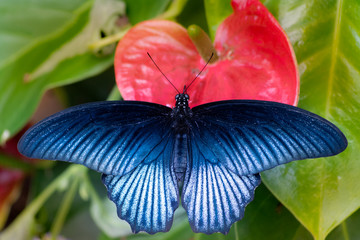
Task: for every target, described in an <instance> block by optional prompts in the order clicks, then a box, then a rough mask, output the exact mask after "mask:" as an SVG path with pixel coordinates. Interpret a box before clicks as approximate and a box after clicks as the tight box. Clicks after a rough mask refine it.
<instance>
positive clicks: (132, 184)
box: [18, 93, 347, 234]
mask: <svg viewBox="0 0 360 240" xmlns="http://www.w3.org/2000/svg"><path fill="white" fill-rule="evenodd" d="M188 101H189V96H188V95H187V94H185V93H182V94H178V95H177V96H176V104H175V107H174V108H168V107H166V106H163V105H159V104H154V103H147V102H138V101H115V102H97V103H88V104H84V105H80V106H75V107H72V108H69V109H66V110H64V111H62V112H60V113H57V114H55V115H53V116H50V117H49V118H47V119H44V120H43V121H41V122H39V123H38V124H36V125H35V126H33V127H32V128H31V129H30V130H28V132H27V133H26V134H25V135H24V136H23V137H22V139H21V140H20V142H19V144H18V149H19V151H20V152H21V153H22V154H23V155H25V156H28V157H32V158H42V159H50V160H62V161H68V162H73V163H79V164H83V165H85V166H87V167H89V168H91V169H93V170H96V171H99V172H101V173H103V176H102V181H103V183H104V184H105V186H106V188H107V190H108V197H109V198H110V200H112V201H113V202H114V203H115V205H116V206H117V213H118V216H119V217H120V218H121V219H124V220H126V221H127V222H129V224H130V225H131V227H132V229H133V231H134V232H139V231H146V232H148V233H151V234H154V233H156V232H164V231H168V230H169V229H170V228H171V225H172V221H173V214H174V211H175V210H176V208H177V207H178V206H179V204H180V199H181V203H182V206H183V207H184V208H185V210H186V211H187V214H188V218H189V222H190V226H191V227H192V229H193V230H194V231H195V232H203V233H207V234H211V233H214V232H222V233H227V232H228V231H229V229H230V227H231V225H232V224H233V223H234V222H236V221H238V220H240V219H241V218H242V217H243V215H244V211H245V207H246V205H247V204H248V203H249V202H250V201H252V199H253V196H254V191H255V188H256V187H257V186H258V185H259V184H260V176H259V173H260V172H262V171H265V170H267V169H270V168H273V167H276V166H278V165H280V164H284V163H287V162H291V161H294V160H300V159H305V158H317V157H325V156H332V155H335V154H338V153H339V152H341V151H343V150H344V149H345V148H346V146H347V141H346V138H345V136H344V135H343V134H342V132H341V131H340V130H339V129H338V128H337V127H336V126H334V125H333V124H332V123H330V122H328V121H327V120H325V119H323V118H321V117H319V116H317V115H315V114H312V113H310V112H307V111H305V110H302V109H299V108H296V107H293V106H289V105H285V104H280V103H275V102H265V101H251V100H229V101H220V102H213V103H208V104H204V105H200V106H197V107H194V108H192V109H190V107H189V105H188ZM180 190H181V192H180Z"/></svg>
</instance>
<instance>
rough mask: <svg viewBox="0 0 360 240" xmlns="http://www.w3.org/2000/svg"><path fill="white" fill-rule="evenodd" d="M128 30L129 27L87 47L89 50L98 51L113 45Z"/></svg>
mask: <svg viewBox="0 0 360 240" xmlns="http://www.w3.org/2000/svg"><path fill="white" fill-rule="evenodd" d="M129 29H130V26H128V27H126V28H124V30H122V31H120V32H118V33H116V34H114V35H109V36H108V37H105V38H102V39H100V40H98V41H96V42H93V43H91V44H89V45H88V47H89V49H90V50H96V49H100V48H103V47H105V46H107V45H110V44H113V43H115V42H117V41H119V40H120V39H121V38H122V37H123V36H124V35H125V34H126V33H127V32H128V31H129Z"/></svg>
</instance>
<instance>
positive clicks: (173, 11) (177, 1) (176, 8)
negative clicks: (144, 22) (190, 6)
mask: <svg viewBox="0 0 360 240" xmlns="http://www.w3.org/2000/svg"><path fill="white" fill-rule="evenodd" d="M187 1H188V0H174V1H172V3H171V5H170V6H169V7H168V9H167V10H166V11H165V12H163V13H162V14H160V15H159V16H157V17H156V18H157V19H174V18H176V17H177V16H178V15H180V13H181V12H182V10H183V9H184V7H185V5H186V3H187Z"/></svg>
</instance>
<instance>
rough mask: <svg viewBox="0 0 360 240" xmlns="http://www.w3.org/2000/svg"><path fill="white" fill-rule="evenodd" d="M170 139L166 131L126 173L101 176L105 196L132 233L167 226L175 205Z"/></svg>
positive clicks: (169, 225) (171, 138) (171, 143)
mask: <svg viewBox="0 0 360 240" xmlns="http://www.w3.org/2000/svg"><path fill="white" fill-rule="evenodd" d="M169 130H170V129H169ZM174 141H175V139H174V137H173V136H172V134H171V133H170V132H169V134H167V135H164V138H163V141H162V142H161V143H160V144H159V145H157V146H156V147H155V148H154V149H153V150H152V151H151V152H150V153H149V155H148V156H147V157H146V158H145V160H144V161H143V162H142V163H140V164H139V165H138V166H137V167H136V168H135V169H134V170H132V171H131V172H130V173H128V174H126V175H124V176H113V175H103V177H102V180H103V183H104V184H105V186H106V187H107V190H108V196H109V198H110V199H111V200H112V201H113V202H114V203H115V204H116V207H117V212H118V216H119V217H120V218H121V219H124V220H126V221H127V222H129V223H130V225H131V228H132V230H133V232H135V233H136V232H139V231H146V232H148V233H150V234H154V233H156V232H166V231H169V230H170V228H171V225H172V221H173V214H174V211H175V209H176V208H177V207H178V206H179V201H178V199H179V193H178V187H177V182H176V178H175V173H174V170H173V167H172V159H173V148H174Z"/></svg>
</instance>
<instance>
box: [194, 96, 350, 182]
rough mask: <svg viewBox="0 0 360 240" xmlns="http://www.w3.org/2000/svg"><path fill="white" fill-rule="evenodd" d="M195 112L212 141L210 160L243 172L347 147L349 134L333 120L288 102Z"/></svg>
mask: <svg viewBox="0 0 360 240" xmlns="http://www.w3.org/2000/svg"><path fill="white" fill-rule="evenodd" d="M192 110H193V113H194V119H196V125H197V126H198V128H200V130H199V131H200V132H201V134H200V135H199V141H200V142H203V144H208V145H211V148H210V152H211V155H212V157H211V158H209V160H210V161H220V162H221V163H222V164H224V165H226V166H227V168H229V169H231V170H232V171H234V172H235V173H237V174H238V175H249V174H256V173H260V172H262V171H265V170H267V169H271V168H273V167H276V166H278V165H280V164H284V163H288V162H291V161H295V160H301V159H306V158H319V157H327V156H332V155H336V154H338V153H340V152H342V151H344V149H345V148H346V146H347V140H346V138H345V136H344V134H343V133H342V132H341V131H340V130H339V129H338V128H337V127H336V126H335V125H334V124H332V123H330V122H329V121H327V120H326V119H324V118H321V117H320V116H317V115H315V114H313V113H310V112H308V111H306V110H303V109H300V108H296V107H293V106H290V105H286V104H281V103H276V102H266V101H255V100H231V101H221V102H214V103H209V104H204V105H200V106H197V107H195V108H193V109H192ZM207 154H210V153H207Z"/></svg>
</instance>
